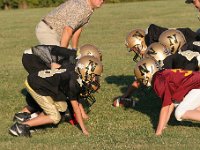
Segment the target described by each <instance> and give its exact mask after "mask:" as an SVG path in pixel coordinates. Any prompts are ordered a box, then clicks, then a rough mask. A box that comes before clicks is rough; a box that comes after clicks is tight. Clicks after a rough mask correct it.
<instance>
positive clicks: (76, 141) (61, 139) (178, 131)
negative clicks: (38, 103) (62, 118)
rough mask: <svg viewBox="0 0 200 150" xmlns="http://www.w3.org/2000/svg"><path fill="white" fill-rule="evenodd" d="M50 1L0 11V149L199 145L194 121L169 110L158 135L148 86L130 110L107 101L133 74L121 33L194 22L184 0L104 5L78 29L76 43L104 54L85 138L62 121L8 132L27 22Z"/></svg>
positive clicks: (29, 30)
mask: <svg viewBox="0 0 200 150" xmlns="http://www.w3.org/2000/svg"><path fill="white" fill-rule="evenodd" d="M51 9H52V8H43V9H28V10H9V11H0V20H1V21H0V68H1V70H0V102H1V104H0V120H1V121H0V149H1V150H4V149H11V150H15V149H19V150H22V149H53V150H56V149H60V150H61V149H69V150H71V149H83V150H87V149H98V150H102V149H105V150H109V149H123V150H124V149H186V150H188V149H199V148H200V146H199V145H200V140H199V139H200V128H199V127H200V124H199V123H191V122H177V121H176V120H175V119H174V118H173V117H172V119H171V120H170V122H169V126H168V128H167V129H166V132H165V133H164V134H163V136H162V137H156V136H155V132H154V131H155V126H156V124H157V120H158V115H159V110H160V101H159V99H158V98H157V97H156V96H155V95H154V94H153V92H152V91H148V93H147V94H144V92H142V91H141V92H140V93H138V94H137V95H136V96H137V97H138V98H139V99H140V102H139V103H138V105H137V106H136V107H135V108H134V109H124V108H113V107H112V106H111V104H112V101H113V97H115V96H118V95H121V94H122V92H123V91H124V90H125V89H126V87H127V85H128V84H129V83H131V82H132V80H133V67H134V63H133V62H132V56H131V53H128V52H127V49H126V48H125V46H124V40H125V36H126V34H127V33H128V32H129V31H130V30H132V29H134V28H143V29H145V28H147V27H148V26H149V24H151V23H154V24H157V25H160V26H164V27H190V28H192V29H193V30H196V29H198V27H199V25H200V22H199V21H198V19H197V17H196V16H197V13H196V12H195V10H194V9H193V7H192V6H191V5H186V4H184V1H183V0H165V1H156V2H135V3H122V4H105V5H104V6H103V7H102V8H101V9H99V10H97V11H96V12H95V14H94V15H93V16H92V18H91V20H90V24H89V25H88V26H87V27H86V28H85V30H84V32H83V34H82V37H81V41H80V45H82V44H85V43H91V44H94V45H96V46H97V47H99V48H100V49H101V51H102V53H103V64H104V73H103V77H102V81H101V84H102V87H101V90H100V92H99V93H97V94H96V99H97V102H96V103H95V104H94V106H93V107H92V111H91V112H90V114H89V115H90V120H89V121H88V122H87V123H86V124H87V127H88V129H89V132H90V137H85V136H83V134H82V133H81V131H80V130H79V129H78V128H76V127H73V126H71V125H69V124H67V123H63V124H60V125H59V126H58V128H56V129H52V128H46V129H45V130H40V131H39V132H36V133H33V137H32V138H23V137H22V138H16V137H12V136H10V135H9V134H8V129H9V127H10V126H11V125H12V123H13V122H12V117H13V114H14V113H15V112H17V111H20V109H21V108H22V106H24V105H25V101H24V96H23V94H22V93H21V91H22V89H24V84H23V83H24V80H25V78H26V76H27V73H26V71H25V70H24V69H23V66H22V64H21V57H22V54H23V51H24V50H25V49H27V48H29V47H31V46H34V45H37V44H38V43H37V40H36V37H35V33H34V29H35V26H36V24H37V23H38V21H39V19H40V18H41V17H42V16H43V15H45V14H46V13H47V12H49V11H50V10H51Z"/></svg>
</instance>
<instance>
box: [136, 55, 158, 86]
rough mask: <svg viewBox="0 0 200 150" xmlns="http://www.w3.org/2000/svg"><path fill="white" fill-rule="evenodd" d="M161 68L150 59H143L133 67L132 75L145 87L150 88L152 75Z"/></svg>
mask: <svg viewBox="0 0 200 150" xmlns="http://www.w3.org/2000/svg"><path fill="white" fill-rule="evenodd" d="M160 69H161V68H160V66H159V64H158V63H157V62H156V61H155V60H154V59H152V58H143V59H141V60H140V61H139V62H137V64H136V65H135V67H134V74H135V77H136V78H137V80H138V81H140V82H141V83H143V84H144V85H146V86H151V80H152V77H153V74H154V73H155V72H157V71H159V70H160Z"/></svg>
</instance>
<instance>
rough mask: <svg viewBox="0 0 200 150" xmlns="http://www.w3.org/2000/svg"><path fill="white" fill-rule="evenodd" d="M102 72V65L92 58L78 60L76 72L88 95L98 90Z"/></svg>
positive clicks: (86, 57)
mask: <svg viewBox="0 0 200 150" xmlns="http://www.w3.org/2000/svg"><path fill="white" fill-rule="evenodd" d="M102 71H103V65H102V63H101V62H100V61H99V60H98V59H97V58H95V57H93V56H84V57H82V58H81V59H80V60H78V62H77V65H76V72H77V73H78V76H79V79H81V80H82V83H83V85H84V86H85V88H86V89H87V91H88V94H90V93H94V92H96V91H97V90H98V89H99V88H100V84H99V78H100V76H101V73H102Z"/></svg>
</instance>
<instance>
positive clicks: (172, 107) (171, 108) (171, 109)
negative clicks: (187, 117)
mask: <svg viewBox="0 0 200 150" xmlns="http://www.w3.org/2000/svg"><path fill="white" fill-rule="evenodd" d="M173 110H174V104H173V103H172V104H171V105H170V107H169V111H168V116H167V120H166V122H165V126H164V127H166V126H167V123H168V122H169V119H170V116H171V114H172V112H173Z"/></svg>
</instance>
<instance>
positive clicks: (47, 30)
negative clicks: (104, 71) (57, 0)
mask: <svg viewBox="0 0 200 150" xmlns="http://www.w3.org/2000/svg"><path fill="white" fill-rule="evenodd" d="M102 4H103V0H67V1H66V2H64V3H63V4H61V5H60V6H58V7H57V8H55V9H54V10H53V11H51V12H50V13H49V14H47V15H46V16H44V17H43V18H42V19H41V21H40V22H39V24H38V25H37V27H36V36H37V39H38V40H39V42H40V44H45V45H58V46H61V47H68V46H69V42H70V40H71V41H72V48H73V49H76V48H77V46H78V40H79V37H80V34H81V31H82V27H83V26H84V25H85V24H87V23H88V21H89V19H90V16H91V15H92V14H93V11H94V9H96V8H99V7H101V5H102Z"/></svg>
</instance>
